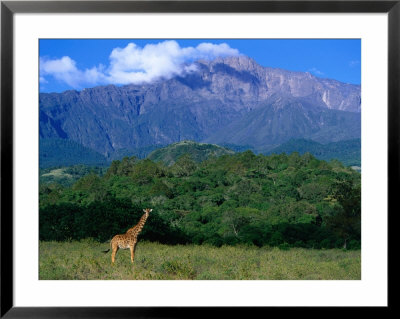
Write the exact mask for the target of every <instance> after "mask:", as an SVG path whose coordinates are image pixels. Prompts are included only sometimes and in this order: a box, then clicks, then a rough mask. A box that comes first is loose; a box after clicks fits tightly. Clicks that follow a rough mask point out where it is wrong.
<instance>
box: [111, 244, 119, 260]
mask: <svg viewBox="0 0 400 319" xmlns="http://www.w3.org/2000/svg"><path fill="white" fill-rule="evenodd" d="M117 251H118V245H113V246H112V254H111V263H112V264H113V265H114V262H115V254H116V253H117Z"/></svg>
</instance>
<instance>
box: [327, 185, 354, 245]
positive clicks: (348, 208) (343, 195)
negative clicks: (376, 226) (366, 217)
mask: <svg viewBox="0 0 400 319" xmlns="http://www.w3.org/2000/svg"><path fill="white" fill-rule="evenodd" d="M333 197H334V198H335V199H336V200H337V202H338V203H339V204H340V206H336V214H334V215H333V216H330V217H328V220H327V225H328V227H329V228H331V229H332V230H333V231H334V232H335V233H336V234H337V235H338V236H339V237H340V238H341V239H342V240H343V242H344V243H343V248H347V242H348V240H349V239H357V240H360V239H361V185H357V186H355V187H354V186H353V183H352V182H351V181H348V180H346V181H340V182H337V183H336V184H335V191H334V195H333Z"/></svg>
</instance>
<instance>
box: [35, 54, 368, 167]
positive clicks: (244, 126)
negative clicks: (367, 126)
mask: <svg viewBox="0 0 400 319" xmlns="http://www.w3.org/2000/svg"><path fill="white" fill-rule="evenodd" d="M194 66H195V67H193V68H191V69H195V71H193V72H191V73H189V74H186V76H180V77H179V76H178V77H175V78H172V79H170V80H159V81H157V82H155V83H151V84H143V85H126V86H121V87H117V86H114V85H108V86H99V87H95V88H88V89H84V90H82V91H80V92H78V91H73V90H71V91H66V92H63V93H41V94H40V96H39V109H40V113H39V114H40V116H39V120H40V131H39V134H40V138H41V139H47V138H58V139H65V140H72V141H74V142H76V143H78V144H80V145H82V146H83V147H87V148H90V149H92V150H94V151H96V152H98V153H100V154H102V155H104V156H105V157H106V158H108V159H110V158H115V157H116V155H115V154H122V153H123V154H128V153H131V154H133V153H134V152H135V151H136V150H139V149H141V150H143V149H144V150H146V149H148V150H151V148H152V147H154V145H157V146H162V145H169V144H171V143H175V142H179V141H183V140H193V141H197V142H206V143H213V144H215V143H218V144H220V145H229V144H232V145H237V147H238V148H240V147H242V146H244V145H246V146H248V147H249V148H252V149H254V150H255V151H267V150H269V149H272V148H274V147H276V146H277V145H279V144H282V143H285V142H287V141H288V140H290V139H291V138H306V139H312V140H314V141H317V142H320V143H329V142H335V141H340V140H346V139H353V138H359V137H360V136H361V134H360V132H361V130H360V126H361V116H360V111H361V94H360V86H358V85H352V84H345V83H341V82H338V81H335V80H330V79H321V78H317V77H315V76H313V75H311V74H310V73H302V72H291V71H286V70H282V69H273V68H267V67H262V66H260V65H259V64H257V63H256V62H255V61H254V60H253V59H251V58H248V57H245V56H239V57H228V58H217V59H215V60H213V61H197V62H195V64H194ZM142 153H143V152H142Z"/></svg>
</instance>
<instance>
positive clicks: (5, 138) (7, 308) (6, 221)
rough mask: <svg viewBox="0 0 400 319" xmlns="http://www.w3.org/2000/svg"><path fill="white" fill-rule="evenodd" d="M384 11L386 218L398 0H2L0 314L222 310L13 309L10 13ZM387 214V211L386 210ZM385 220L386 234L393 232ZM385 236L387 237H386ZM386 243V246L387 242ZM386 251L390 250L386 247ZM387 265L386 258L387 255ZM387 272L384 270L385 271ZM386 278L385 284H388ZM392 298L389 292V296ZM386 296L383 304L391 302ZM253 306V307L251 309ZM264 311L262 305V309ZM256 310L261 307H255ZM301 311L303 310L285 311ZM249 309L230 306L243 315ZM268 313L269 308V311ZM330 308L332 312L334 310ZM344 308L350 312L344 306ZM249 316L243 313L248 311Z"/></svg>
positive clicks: (393, 156)
mask: <svg viewBox="0 0 400 319" xmlns="http://www.w3.org/2000/svg"><path fill="white" fill-rule="evenodd" d="M91 12H95V13H100V12H102V13H119V12H123V13H126V12H139V13H145V12H168V13H178V12H182V13H189V12H196V13H199V12H205V13H214V12H215V13H221V12H246V13H256V12H269V13H296V12H297V13H299V12H304V13H305V12H309V13H327V12H329V13H346V12H349V13H358V12H359V13H387V14H388V28H389V29H388V35H389V38H388V44H389V47H388V76H389V77H388V97H389V99H388V114H389V116H388V130H389V131H388V136H389V138H388V172H387V174H388V207H389V209H388V212H387V213H388V218H390V217H391V215H393V214H394V213H396V212H395V209H396V197H397V196H398V191H397V189H398V187H399V186H400V185H399V184H400V183H399V177H400V174H399V162H400V158H399V154H400V151H399V150H400V148H399V145H400V126H399V125H398V121H399V120H400V116H399V113H400V107H399V106H400V103H399V102H400V101H399V99H400V32H399V31H400V0H396V1H376V0H375V1H373V0H372V1H368V0H359V1H345V0H342V1H329V0H325V1H321V0H319V1H313V0H311V1H310V0H308V1H281V0H276V1H262V0H261V1H1V281H0V284H1V313H0V316H1V317H5V318H70V317H75V318H110V317H112V318H135V317H138V318H161V317H162V318H177V317H184V318H190V317H192V316H193V315H204V314H205V313H211V312H212V313H213V314H214V315H222V316H224V315H226V310H227V309H225V308H223V307H221V308H208V307H204V308H196V309H194V308H191V307H167V308H165V307H163V308H145V307H136V308H131V307H123V308H113V307H57V308H53V307H51V308H50V307H49V308H47V307H31V308H25V307H14V303H13V293H14V291H13V245H12V244H13V243H12V238H13V226H14V225H13V160H14V159H13V54H14V52H13V15H14V14H15V13H91ZM390 213H392V214H390ZM390 227H394V223H393V222H392V224H391V223H390V222H388V233H389V234H392V233H393V232H391V231H390ZM389 238H390V236H389V237H388V240H389ZM388 247H390V245H388ZM389 250H390V248H389ZM388 258H389V260H388V262H389V264H390V261H391V260H390V256H389V254H388ZM388 270H389V269H388ZM389 283H390V281H389V278H388V286H389ZM390 296H391V295H390ZM390 301H391V298H390V297H389V299H388V307H382V308H381V309H386V310H387V309H389V308H390V306H391V304H392V303H391V302H390ZM252 309H254V308H252ZM261 309H263V307H261ZM256 310H260V309H256ZM289 310H290V311H292V312H293V313H295V314H296V315H301V312H304V311H305V310H307V309H305V308H294V307H291V308H290V309H289ZM247 311H248V309H246V308H240V309H235V314H236V315H240V314H243V315H246V314H245V313H247ZM268 311H269V310H268ZM333 311H334V312H335V311H336V310H333ZM346 311H349V309H347V310H346ZM247 315H248V314H247Z"/></svg>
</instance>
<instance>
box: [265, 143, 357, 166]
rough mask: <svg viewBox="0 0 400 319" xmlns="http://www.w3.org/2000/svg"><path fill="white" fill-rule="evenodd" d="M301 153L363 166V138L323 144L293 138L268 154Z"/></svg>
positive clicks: (348, 164) (347, 164)
mask: <svg viewBox="0 0 400 319" xmlns="http://www.w3.org/2000/svg"><path fill="white" fill-rule="evenodd" d="M292 152H298V153H299V154H305V153H311V154H313V155H314V156H315V157H316V158H318V159H321V160H326V161H329V160H332V159H337V160H339V161H341V162H342V163H343V164H344V165H346V166H361V139H359V138H358V139H352V140H346V141H340V142H334V143H328V144H321V143H317V142H314V141H311V140H305V139H292V140H290V141H288V142H286V143H284V144H282V145H280V146H278V147H276V148H274V149H272V150H271V151H269V152H267V154H280V153H286V154H291V153H292Z"/></svg>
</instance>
